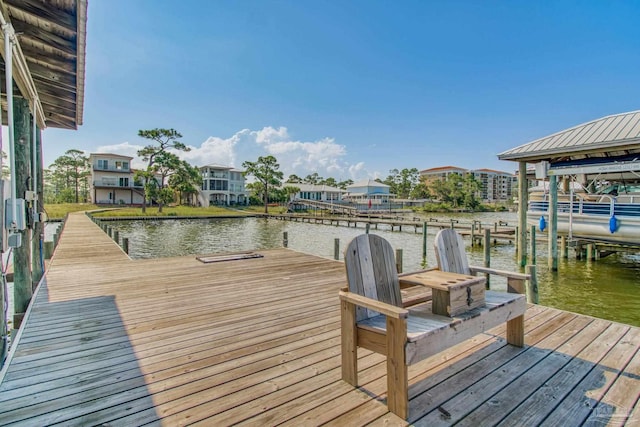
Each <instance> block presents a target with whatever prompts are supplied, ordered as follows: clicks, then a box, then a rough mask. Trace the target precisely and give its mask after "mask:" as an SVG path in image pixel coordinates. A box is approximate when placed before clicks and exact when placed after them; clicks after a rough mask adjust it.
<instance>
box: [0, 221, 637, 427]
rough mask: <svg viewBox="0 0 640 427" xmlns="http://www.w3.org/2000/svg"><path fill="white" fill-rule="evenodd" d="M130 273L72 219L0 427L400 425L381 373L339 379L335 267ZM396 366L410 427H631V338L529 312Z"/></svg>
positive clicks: (611, 327) (363, 359) (287, 260)
mask: <svg viewBox="0 0 640 427" xmlns="http://www.w3.org/2000/svg"><path fill="white" fill-rule="evenodd" d="M258 252H259V253H261V254H263V255H264V258H255V259H247V260H236V261H233V262H218V263H212V264H203V263H201V262H199V261H197V260H196V257H195V256H188V257H175V258H164V259H146V260H135V261H134V260H130V259H129V258H128V257H127V256H126V255H125V254H124V253H123V252H122V251H121V250H120V248H119V247H118V246H117V245H116V244H115V243H114V242H112V241H111V240H110V239H109V237H107V236H106V235H105V234H104V233H103V232H102V231H101V230H100V229H99V227H98V226H96V225H95V224H93V223H92V222H91V221H90V220H89V219H88V218H87V217H85V216H84V215H81V214H76V215H71V216H70V217H69V220H68V221H67V224H66V226H65V229H64V232H63V233H62V236H61V240H60V243H59V245H58V248H57V249H56V252H55V255H54V257H53V259H52V261H51V263H50V266H49V269H48V271H47V274H46V283H45V282H43V284H42V285H41V286H40V288H39V289H38V291H37V294H36V296H35V301H34V303H33V305H32V308H31V310H30V313H29V315H28V317H27V318H26V321H25V325H24V330H23V331H22V332H21V334H20V337H19V341H18V343H17V346H16V348H15V349H14V350H13V354H12V357H11V358H10V360H9V363H8V368H6V374H5V376H4V378H3V380H2V383H1V384H0V424H2V425H48V424H54V423H64V424H70V425H93V424H106V423H108V424H109V425H112V426H117V425H124V426H130V425H143V424H150V425H184V424H196V425H206V426H209V425H230V424H240V425H275V424H285V425H292V426H299V425H317V424H328V425H334V426H345V425H364V424H372V425H407V422H405V421H404V420H401V419H399V418H398V417H396V416H395V415H393V414H391V413H389V412H388V410H387V407H386V405H385V402H384V397H385V392H386V378H385V373H386V367H385V364H384V358H383V357H382V356H380V355H377V354H373V353H371V352H368V351H364V350H360V352H359V361H358V362H359V372H360V374H359V378H360V383H361V387H360V388H359V389H355V388H353V387H351V386H349V385H348V384H347V383H345V382H343V381H342V380H341V379H340V377H341V374H340V326H339V324H340V313H339V302H338V289H339V288H340V287H342V286H344V282H345V279H344V266H343V264H342V263H339V262H337V261H333V260H328V259H323V258H319V257H315V256H311V255H306V254H302V253H298V252H294V251H290V250H286V249H279V250H268V251H258ZM525 328H526V337H525V339H526V346H525V348H523V349H519V348H515V347H511V346H508V345H506V342H505V339H504V334H505V328H504V325H503V326H500V327H498V328H495V329H493V330H492V331H491V332H492V333H490V334H483V335H478V336H476V337H475V338H473V339H470V340H468V341H465V342H464V343H462V344H460V345H457V346H455V347H452V348H450V349H449V350H447V351H444V352H442V353H439V354H437V355H435V356H433V357H431V358H429V359H426V360H425V361H423V362H420V363H418V364H415V365H412V366H410V367H409V377H410V403H409V410H410V416H409V422H410V423H412V424H414V425H424V426H427V425H428V426H433V425H436V426H437V425H451V424H453V423H459V425H469V426H476V425H480V424H482V425H502V426H513V425H527V426H529V425H540V424H542V425H559V426H560V425H562V426H567V425H582V424H584V423H594V425H606V424H610V425H623V424H625V423H627V424H628V425H638V424H640V410H639V409H638V406H639V403H638V398H639V396H640V352H639V346H640V329H639V328H635V327H631V326H627V325H622V324H618V323H614V322H610V321H605V320H600V319H594V318H591V317H587V316H581V315H577V314H573V313H567V312H563V311H560V310H555V309H551V308H547V307H542V306H530V307H529V309H528V311H527V314H526V324H525Z"/></svg>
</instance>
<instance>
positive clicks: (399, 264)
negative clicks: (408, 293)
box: [396, 249, 402, 274]
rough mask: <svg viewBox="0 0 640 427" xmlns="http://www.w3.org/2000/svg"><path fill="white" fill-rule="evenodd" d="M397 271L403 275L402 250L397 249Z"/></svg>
mask: <svg viewBox="0 0 640 427" xmlns="http://www.w3.org/2000/svg"><path fill="white" fill-rule="evenodd" d="M396 270H398V274H399V273H402V249H396Z"/></svg>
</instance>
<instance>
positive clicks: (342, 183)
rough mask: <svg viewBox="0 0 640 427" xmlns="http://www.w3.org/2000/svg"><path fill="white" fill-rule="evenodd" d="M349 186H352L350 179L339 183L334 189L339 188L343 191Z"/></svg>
mask: <svg viewBox="0 0 640 427" xmlns="http://www.w3.org/2000/svg"><path fill="white" fill-rule="evenodd" d="M351 184H353V180H352V179H347V180H344V181H340V182H339V183H338V184H337V185H336V187H338V188H341V189H343V190H346V189H347V187H348V186H350V185H351Z"/></svg>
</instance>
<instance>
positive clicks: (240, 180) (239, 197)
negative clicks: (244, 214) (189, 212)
mask: <svg viewBox="0 0 640 427" xmlns="http://www.w3.org/2000/svg"><path fill="white" fill-rule="evenodd" d="M200 173H201V174H202V187H201V189H200V197H199V198H198V199H199V201H200V203H201V204H203V205H204V206H213V205H222V206H230V205H247V204H249V194H248V192H247V191H246V189H245V178H244V175H243V171H241V170H237V169H234V168H232V167H228V166H222V165H208V166H202V167H201V168H200Z"/></svg>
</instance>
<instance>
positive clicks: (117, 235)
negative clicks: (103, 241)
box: [113, 230, 120, 243]
mask: <svg viewBox="0 0 640 427" xmlns="http://www.w3.org/2000/svg"><path fill="white" fill-rule="evenodd" d="M113 240H115V241H116V243H120V232H119V231H118V230H113Z"/></svg>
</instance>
